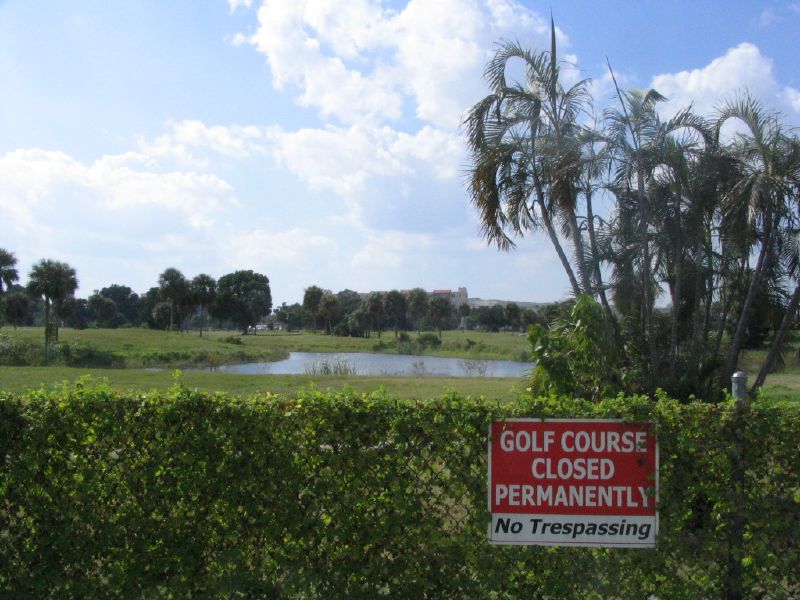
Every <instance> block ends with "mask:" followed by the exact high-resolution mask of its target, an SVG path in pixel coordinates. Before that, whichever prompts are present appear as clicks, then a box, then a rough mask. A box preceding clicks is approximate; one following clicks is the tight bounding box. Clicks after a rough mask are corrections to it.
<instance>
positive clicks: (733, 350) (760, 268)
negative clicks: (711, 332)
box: [720, 215, 772, 385]
mask: <svg viewBox="0 0 800 600" xmlns="http://www.w3.org/2000/svg"><path fill="white" fill-rule="evenodd" d="M766 222H767V223H768V230H767V231H766V232H765V233H766V235H765V236H764V241H763V243H762V244H761V251H760V252H759V253H758V262H757V263H756V268H755V269H754V271H753V277H752V279H751V280H750V286H749V287H748V289H747V296H746V297H745V300H744V306H742V311H741V313H739V320H738V321H737V323H736V333H734V334H733V339H732V340H731V347H730V349H729V350H728V356H727V358H726V359H725V368H724V370H723V371H722V373H720V377H721V378H722V381H721V383H722V385H726V383H727V380H728V378H730V376H731V374H732V373H733V369H734V368H735V367H736V362H737V360H738V359H739V350H740V349H741V346H742V337H744V328H745V326H746V325H747V314H748V313H749V312H750V307H751V306H752V305H753V300H754V299H755V297H756V291H757V290H758V287H759V286H760V285H761V279H762V277H763V275H764V271H765V270H766V262H767V252H768V251H769V247H770V245H771V243H772V215H768V218H767V219H766Z"/></svg>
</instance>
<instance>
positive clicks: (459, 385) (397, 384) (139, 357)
mask: <svg viewBox="0 0 800 600" xmlns="http://www.w3.org/2000/svg"><path fill="white" fill-rule="evenodd" d="M0 334H2V335H4V336H8V337H11V338H17V339H26V340H33V341H37V342H38V341H39V340H41V339H42V337H43V331H42V329H41V328H36V327H31V328H20V329H17V330H14V329H11V328H9V327H5V328H2V329H0ZM59 337H60V341H61V342H62V343H67V344H73V345H84V346H88V347H92V348H94V349H97V350H99V351H107V352H113V353H115V354H117V355H120V356H122V357H123V358H124V363H125V365H126V366H128V367H129V368H125V369H92V368H70V367H61V366H51V367H0V390H5V391H12V392H19V391H23V390H25V389H36V388H39V387H41V386H45V387H52V386H55V385H60V384H62V383H64V382H74V381H75V380H76V379H77V378H79V377H81V376H83V375H87V374H88V375H91V376H92V377H95V378H101V379H102V378H105V379H107V380H108V382H109V385H111V387H113V388H115V389H119V390H128V389H136V390H150V389H166V388H168V387H170V386H171V385H173V384H174V380H173V377H172V369H173V368H180V367H189V366H195V365H198V364H226V363H239V362H247V361H251V360H265V361H269V360H279V359H281V358H284V357H286V356H288V353H289V352H293V351H302V352H387V353H394V352H396V348H395V343H396V342H395V338H394V335H393V334H392V333H391V332H387V333H384V334H383V335H382V336H381V338H380V339H379V338H378V337H377V336H373V337H372V338H366V339H364V338H343V337H336V336H327V335H320V334H312V333H280V332H274V333H273V332H270V333H260V334H258V335H248V336H242V335H239V334H238V333H235V332H230V331H224V332H223V331H211V332H204V334H203V337H200V336H199V335H198V334H197V332H190V333H175V332H166V331H155V330H150V329H138V328H136V329H85V330H73V329H61V330H60V332H59ZM410 337H411V339H412V340H413V339H414V338H415V337H416V334H415V333H413V332H412V333H411V334H410ZM796 338H797V336H796ZM798 341H800V340H798ZM528 350H529V348H528V340H527V337H526V336H525V335H522V334H517V333H509V332H503V333H486V332H478V331H468V332H463V331H445V332H444V334H443V341H442V345H441V346H440V347H439V348H437V349H435V350H428V351H426V354H432V355H439V356H450V357H458V358H475V359H478V358H483V359H505V360H521V359H526V358H527V356H528ZM763 357H764V353H763V352H760V351H751V352H748V353H745V355H744V356H743V360H742V367H743V368H744V369H745V371H747V373H748V376H749V378H750V381H751V382H752V381H753V380H754V378H755V377H756V374H757V370H758V366H759V365H760V363H761V361H762V360H763ZM148 365H158V366H166V367H168V369H167V370H163V371H148V370H145V369H142V368H137V367H142V366H148ZM181 378H182V382H183V384H184V385H186V386H188V387H190V388H197V389H200V390H203V391H209V392H215V391H224V392H229V393H232V394H240V395H247V394H253V393H260V392H266V391H271V392H273V393H277V394H292V393H294V392H295V391H296V390H297V389H299V388H301V387H304V386H309V385H312V384H315V385H317V387H319V388H320V389H323V390H324V389H342V388H349V389H352V390H354V391H357V392H359V393H360V392H373V391H376V390H378V389H381V388H383V389H384V390H386V392H388V393H390V394H392V395H396V396H398V397H400V398H413V397H416V398H424V397H430V396H437V395H440V394H442V393H446V392H448V391H455V392H458V393H460V394H462V395H469V396H473V397H477V396H484V397H486V398H489V399H497V400H508V399H512V398H514V397H515V395H516V394H517V393H519V391H520V390H524V389H525V388H526V387H527V383H526V382H525V380H524V379H503V378H446V377H390V376H379V377H368V376H325V375H237V374H226V373H210V372H200V371H189V370H186V371H183V372H182V375H181ZM763 396H764V397H765V398H767V399H769V400H770V401H772V400H775V401H781V402H783V401H790V402H800V359H799V358H798V356H797V354H796V352H794V353H793V354H792V356H790V357H789V359H788V360H787V364H786V368H785V369H784V370H783V371H782V372H780V373H774V374H772V375H770V376H769V377H768V379H767V382H766V385H765V386H764V390H763Z"/></svg>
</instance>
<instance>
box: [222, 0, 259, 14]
mask: <svg viewBox="0 0 800 600" xmlns="http://www.w3.org/2000/svg"><path fill="white" fill-rule="evenodd" d="M228 5H229V6H230V7H231V12H233V11H235V10H236V9H237V8H239V7H244V8H250V7H251V6H252V5H253V0H228Z"/></svg>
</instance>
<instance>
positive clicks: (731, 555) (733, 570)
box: [725, 371, 747, 600]
mask: <svg viewBox="0 0 800 600" xmlns="http://www.w3.org/2000/svg"><path fill="white" fill-rule="evenodd" d="M731 394H732V395H733V397H734V398H736V410H735V413H734V414H735V420H734V424H733V430H732V434H733V439H732V440H731V442H732V443H731V494H732V498H731V513H730V517H729V532H728V565H727V577H726V586H725V600H742V597H743V594H744V590H743V585H742V584H743V582H742V575H743V573H742V555H743V553H744V552H743V550H744V525H745V514H744V512H745V506H744V469H745V467H744V463H743V455H744V425H745V410H746V408H747V373H745V372H744V371H736V373H734V374H733V375H732V376H731Z"/></svg>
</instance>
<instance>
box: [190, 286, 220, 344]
mask: <svg viewBox="0 0 800 600" xmlns="http://www.w3.org/2000/svg"><path fill="white" fill-rule="evenodd" d="M190 288H191V293H192V298H193V299H194V302H195V303H196V304H197V306H198V307H199V309H200V319H199V322H200V337H203V325H204V324H205V322H206V321H207V320H208V315H207V313H208V307H209V306H211V304H213V302H214V299H215V298H216V296H217V281H216V280H215V279H214V278H213V277H211V275H206V274H205V273H201V274H200V275H197V276H195V277H194V278H193V279H192V283H191V286H190Z"/></svg>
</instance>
